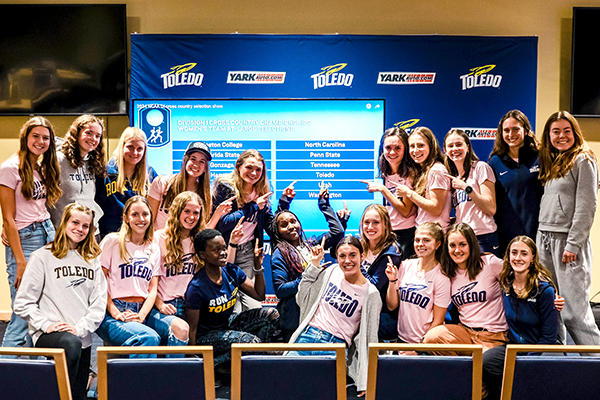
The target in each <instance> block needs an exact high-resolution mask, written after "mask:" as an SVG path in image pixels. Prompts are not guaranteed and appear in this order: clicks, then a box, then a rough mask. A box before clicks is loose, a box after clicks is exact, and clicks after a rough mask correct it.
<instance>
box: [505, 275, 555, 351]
mask: <svg viewBox="0 0 600 400" xmlns="http://www.w3.org/2000/svg"><path fill="white" fill-rule="evenodd" d="M554 295H555V292H554V288H553V287H552V286H550V284H549V283H548V282H540V284H539V289H538V290H537V291H536V290H535V289H534V290H533V291H532V293H530V294H529V297H527V298H526V299H519V298H517V295H516V294H515V292H514V291H513V289H512V287H511V289H510V293H504V296H503V300H504V312H505V314H506V322H507V323H508V340H509V343H512V344H556V339H557V335H558V311H557V310H556V307H555V306H554Z"/></svg>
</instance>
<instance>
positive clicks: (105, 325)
mask: <svg viewBox="0 0 600 400" xmlns="http://www.w3.org/2000/svg"><path fill="white" fill-rule="evenodd" d="M113 303H115V306H117V308H118V309H119V311H121V312H123V311H125V310H131V311H133V312H136V313H137V312H139V311H140V310H141V309H142V305H143V303H129V302H127V301H123V300H118V299H117V300H113ZM144 322H145V323H147V320H146V321H144ZM96 334H98V336H100V337H101V338H102V340H104V341H105V342H108V343H109V344H110V345H112V346H158V345H159V344H160V336H159V334H158V333H156V331H155V330H154V329H152V328H150V327H148V326H146V325H145V324H141V323H139V322H123V321H118V320H116V319H114V318H113V317H112V316H111V315H110V314H109V313H106V315H105V316H104V321H102V324H101V325H100V327H99V328H98V330H97V331H96ZM131 358H156V354H133V355H131Z"/></svg>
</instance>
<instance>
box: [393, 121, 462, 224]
mask: <svg viewBox="0 0 600 400" xmlns="http://www.w3.org/2000/svg"><path fill="white" fill-rule="evenodd" d="M408 147H409V152H410V156H411V158H412V159H413V161H414V162H415V163H416V164H417V166H416V172H415V177H414V180H413V189H411V188H409V187H408V186H406V185H402V184H396V186H397V190H396V194H397V195H398V196H401V197H403V198H404V197H406V198H408V200H410V201H412V202H413V203H414V204H415V205H416V206H417V207H418V212H417V217H416V218H415V223H416V224H417V225H420V224H422V223H423V222H439V223H440V225H441V226H442V228H443V229H444V230H446V229H448V225H450V209H451V207H452V204H451V203H452V202H451V193H450V188H451V182H450V178H448V176H447V175H448V170H447V169H446V167H445V166H444V156H443V154H442V150H441V149H440V145H439V144H438V141H437V139H436V138H435V136H434V134H433V132H432V131H431V130H430V129H429V128H425V127H418V128H415V129H414V130H413V131H412V132H411V134H410V136H409V137H408Z"/></svg>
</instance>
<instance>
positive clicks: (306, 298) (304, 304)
mask: <svg viewBox="0 0 600 400" xmlns="http://www.w3.org/2000/svg"><path fill="white" fill-rule="evenodd" d="M329 268H337V266H331V267H329ZM329 268H328V269H322V268H320V267H315V266H314V265H313V264H312V263H309V264H308V266H307V267H306V269H305V270H304V273H303V274H302V279H301V280H300V284H299V285H298V294H296V303H298V306H299V307H300V321H303V320H304V317H305V316H306V314H308V311H309V310H310V308H311V307H312V305H313V303H314V302H315V301H318V295H319V292H320V290H321V286H323V284H324V283H325V282H324V280H325V276H326V275H327V273H326V272H327V271H328V270H329Z"/></svg>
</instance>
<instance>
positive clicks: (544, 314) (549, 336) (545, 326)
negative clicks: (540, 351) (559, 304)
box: [536, 285, 558, 344]
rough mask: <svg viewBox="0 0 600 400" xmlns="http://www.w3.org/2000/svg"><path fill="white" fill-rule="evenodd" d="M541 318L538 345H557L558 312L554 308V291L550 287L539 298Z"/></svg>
mask: <svg viewBox="0 0 600 400" xmlns="http://www.w3.org/2000/svg"><path fill="white" fill-rule="evenodd" d="M536 303H537V306H538V312H539V314H540V315H539V317H540V324H541V327H540V338H539V340H538V342H537V343H536V344H556V339H557V336H558V311H557V310H556V307H555V306H554V289H553V288H552V287H551V286H550V285H548V287H546V288H545V289H544V290H543V291H542V293H540V295H539V296H538V298H537V302H536Z"/></svg>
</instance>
